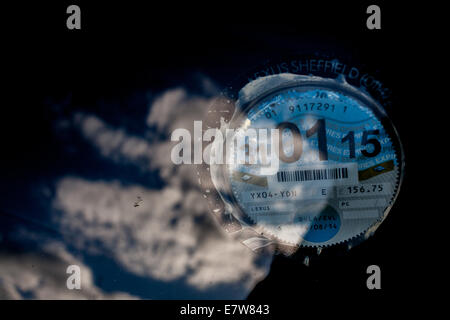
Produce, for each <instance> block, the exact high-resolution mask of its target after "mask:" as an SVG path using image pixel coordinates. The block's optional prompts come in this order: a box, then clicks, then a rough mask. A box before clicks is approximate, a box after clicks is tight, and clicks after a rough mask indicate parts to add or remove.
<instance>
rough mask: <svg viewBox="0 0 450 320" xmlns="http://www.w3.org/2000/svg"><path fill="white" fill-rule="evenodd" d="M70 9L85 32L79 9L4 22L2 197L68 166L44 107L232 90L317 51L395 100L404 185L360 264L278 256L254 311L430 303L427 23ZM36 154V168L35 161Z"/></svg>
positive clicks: (298, 9) (339, 12) (210, 7)
mask: <svg viewBox="0 0 450 320" xmlns="http://www.w3.org/2000/svg"><path fill="white" fill-rule="evenodd" d="M74 3H75V4H79V5H80V7H81V11H82V29H81V30H79V31H78V30H72V31H71V30H67V29H66V26H65V23H66V17H67V15H66V14H65V9H66V8H67V6H68V4H71V3H66V2H64V3H55V4H45V5H43V4H33V5H28V4H21V5H19V6H18V8H17V7H16V8H14V9H10V10H5V11H4V12H3V14H4V15H5V16H9V18H10V19H7V21H8V22H7V23H8V28H7V30H8V31H7V33H6V35H5V37H6V43H7V46H4V47H3V49H2V51H4V52H5V53H6V57H7V58H6V60H5V68H6V74H5V75H4V77H5V78H6V79H5V80H6V81H5V82H6V83H7V84H6V96H7V103H6V104H5V105H3V107H2V113H3V116H2V126H1V136H2V138H3V139H2V140H3V143H2V150H3V151H4V152H3V156H2V159H1V164H2V167H4V168H8V170H6V171H5V172H4V175H3V177H4V178H6V180H7V181H8V184H6V183H2V185H1V188H2V190H1V191H2V197H17V198H18V199H20V192H21V186H22V184H21V181H22V182H23V181H24V180H26V179H27V177H29V176H30V175H33V176H42V177H44V176H46V175H52V174H54V171H55V170H64V167H65V166H70V163H63V164H61V163H60V162H59V160H58V159H57V158H56V159H55V154H54V153H53V148H52V143H53V140H54V139H55V137H54V136H53V135H52V132H51V130H50V129H49V128H50V126H51V118H49V117H48V114H49V112H48V110H46V105H45V103H43V102H44V101H46V99H49V98H51V99H54V100H58V99H61V98H63V97H66V96H67V95H68V94H71V93H77V94H76V99H79V100H80V101H77V103H79V104H83V102H89V101H92V100H95V99H96V98H98V97H115V98H117V99H120V98H121V96H126V95H127V93H128V92H129V91H130V90H135V89H143V88H153V89H155V90H161V89H164V88H168V87H171V86H173V85H174V84H176V83H179V81H180V79H186V78H188V77H190V76H191V75H192V74H194V75H195V74H198V73H201V74H205V75H208V76H210V77H211V78H213V79H214V80H215V81H216V82H217V83H218V84H219V85H222V86H225V85H227V83H229V82H230V81H232V80H233V79H234V78H235V77H236V75H239V74H242V73H243V72H245V71H246V70H247V69H249V68H251V67H253V66H254V65H256V64H257V63H259V62H262V61H264V60H265V59H267V58H274V57H275V58H276V57H279V56H280V55H288V54H296V53H298V52H302V50H304V49H305V46H309V47H317V48H320V49H321V50H325V51H328V52H330V51H332V52H335V53H336V55H338V56H347V55H348V56H351V57H352V59H355V60H356V61H357V63H360V62H363V63H365V64H367V67H368V68H369V69H371V70H374V72H376V73H377V74H378V75H379V78H380V80H381V81H382V82H383V84H384V85H385V86H387V87H389V88H390V89H391V90H392V92H393V95H392V106H391V107H390V108H389V109H388V110H387V112H388V114H389V115H390V117H391V119H392V121H393V123H394V125H395V126H396V128H397V130H398V132H399V134H400V138H401V139H402V143H403V146H404V152H405V159H406V170H405V176H404V181H403V185H402V188H401V191H400V195H399V197H398V199H397V201H396V203H395V205H394V207H393V209H392V211H391V213H390V214H389V216H388V217H387V219H386V220H385V222H384V223H383V224H382V225H381V227H380V228H379V229H378V230H377V232H376V234H375V235H374V236H373V237H372V238H370V239H369V240H367V241H365V242H364V243H362V244H360V245H358V246H357V247H355V248H353V249H352V250H351V251H348V252H340V253H336V254H330V255H324V256H321V257H319V258H316V259H313V260H312V261H311V265H310V266H309V267H306V266H305V265H304V264H303V263H302V262H301V261H296V260H295V259H290V258H283V257H281V256H277V257H276V258H275V259H274V261H273V264H272V268H271V272H270V274H269V276H268V277H267V278H266V279H265V280H264V281H262V282H261V283H260V284H258V285H257V286H256V288H255V289H254V290H253V291H252V292H251V293H250V296H249V298H250V299H265V300H271V299H280V298H284V297H286V298H289V299H294V300H298V301H309V300H314V299H331V300H339V301H341V300H342V301H347V302H353V301H358V303H359V302H364V301H365V302H368V303H372V302H374V301H377V302H379V301H383V302H393V301H396V299H397V298H398V297H400V296H401V297H403V298H402V299H405V298H406V300H408V299H416V298H418V297H422V296H424V295H426V292H427V290H426V289H425V285H426V284H427V283H433V281H432V280H430V277H429V270H430V269H432V268H433V263H430V262H429V260H428V258H427V252H429V251H428V250H429V249H427V248H428V246H429V245H428V244H427V238H428V236H427V235H428V233H429V231H430V230H429V228H428V227H427V225H428V224H427V223H428V222H429V218H427V216H426V214H429V213H430V210H431V207H430V204H429V201H428V200H427V199H428V196H427V195H426V194H427V192H429V190H428V191H427V190H424V189H427V188H424V181H425V173H421V172H422V171H421V170H420V168H421V167H422V166H423V164H424V163H427V160H426V158H427V156H428V155H429V154H432V152H433V151H432V149H431V147H430V145H429V144H428V147H427V146H426V144H425V143H427V142H426V141H425V139H426V137H424V135H423V134H422V133H423V132H424V131H426V132H429V130H428V129H420V126H419V127H418V123H422V124H424V122H425V123H426V122H428V119H427V118H424V116H423V115H421V114H422V112H423V110H424V108H426V106H425V105H424V103H423V101H422V98H421V96H420V94H421V93H422V92H423V90H424V87H423V86H422V83H421V81H422V80H420V79H421V76H422V74H424V73H425V72H426V69H427V68H428V67H429V65H430V64H432V63H433V62H432V60H430V59H429V57H426V56H425V54H426V52H427V51H428V44H427V41H428V37H427V36H426V35H425V34H424V32H423V30H424V29H423V28H424V27H425V26H424V24H425V21H424V19H423V15H426V13H425V11H422V12H421V10H418V9H417V8H415V9H414V10H412V9H411V8H409V7H407V6H401V5H398V6H397V7H396V6H393V5H392V4H388V3H384V2H382V3H380V2H377V3H376V4H378V5H380V7H381V11H382V30H367V28H366V18H367V14H366V13H365V9H366V8H367V5H368V4H372V3H368V4H367V3H359V4H345V5H344V4H343V3H341V4H328V3H324V2H314V4H311V3H310V2H308V3H307V2H305V1H302V2H296V3H295V4H293V3H292V2H291V3H281V2H267V3H265V2H264V3H263V2H259V3H255V4H254V5H253V6H250V5H248V6H245V7H244V6H243V4H242V3H234V4H233V3H229V2H211V3H209V4H207V5H191V4H189V5H188V4H181V5H180V4H176V3H163V4H162V6H157V5H156V4H155V5H151V4H150V3H148V4H147V5H143V4H137V3H134V4H131V3H129V2H119V3H117V4H112V3H103V4H101V3H96V5H93V4H92V2H87V1H76V2H74ZM345 3H347V2H345ZM187 85H188V86H189V84H187ZM192 90H195V87H193V88H192ZM74 96H75V94H74ZM419 121H420V122H419ZM422 128H423V127H422ZM12 133H15V134H14V135H12ZM30 133H32V134H31V135H30ZM8 137H12V138H8ZM5 138H6V139H5ZM24 146H26V148H25V147H24ZM418 146H422V147H421V149H419V148H418ZM36 154H39V161H30V159H32V158H33V157H36V156H35V155H36ZM3 210H5V209H4V208H3ZM5 214H8V215H14V211H13V209H11V211H9V212H5ZM371 264H376V265H379V266H380V267H381V271H382V290H379V291H376V290H373V291H369V290H368V289H367V288H366V284H365V279H366V278H367V275H366V273H365V272H366V268H367V266H368V265H371ZM430 267H431V268H430Z"/></svg>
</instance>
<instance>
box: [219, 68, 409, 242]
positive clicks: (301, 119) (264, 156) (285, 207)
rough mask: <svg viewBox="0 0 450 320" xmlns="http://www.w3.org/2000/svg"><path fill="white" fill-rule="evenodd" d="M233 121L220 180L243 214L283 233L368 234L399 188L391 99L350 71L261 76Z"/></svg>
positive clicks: (332, 237)
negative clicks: (330, 75)
mask: <svg viewBox="0 0 450 320" xmlns="http://www.w3.org/2000/svg"><path fill="white" fill-rule="evenodd" d="M227 128H228V129H232V130H233V131H232V132H233V134H232V135H231V134H230V135H227V136H226V140H228V143H224V147H223V148H224V149H225V150H226V160H227V164H226V165H223V166H216V167H215V170H216V171H217V170H220V174H216V175H215V176H216V178H215V179H213V180H215V181H214V183H215V184H216V185H220V187H218V190H219V193H221V195H222V198H223V199H224V201H225V202H226V203H228V204H229V206H228V207H229V208H231V209H229V210H230V211H231V213H232V214H233V216H235V217H236V218H237V219H238V220H239V221H240V222H241V223H242V224H244V225H248V226H250V227H253V228H255V229H256V230H258V232H260V233H262V234H264V235H265V236H268V237H270V238H271V239H273V240H274V241H277V242H279V243H282V244H287V245H295V246H300V245H301V246H308V247H323V246H330V245H334V244H338V243H343V242H347V241H349V240H351V239H356V238H362V239H364V238H366V237H367V236H368V235H370V234H371V233H372V232H373V231H374V230H375V229H376V228H377V227H378V226H379V224H380V223H381V222H382V221H383V219H384V218H385V217H386V215H387V214H388V212H389V210H390V208H391V206H392V204H393V202H394V200H395V198H396V195H397V194H398V191H399V187H400V181H401V176H402V171H403V170H402V169H403V160H402V159H403V155H402V148H401V144H400V140H399V137H398V135H397V133H396V131H395V129H394V127H393V126H392V124H391V122H390V121H389V119H388V117H387V115H386V113H385V111H384V110H383V108H382V107H381V106H380V105H379V104H378V103H377V102H376V101H375V100H373V99H372V98H371V97H370V96H369V95H368V94H366V93H365V92H364V91H361V90H359V89H357V88H355V87H353V86H351V85H349V84H347V83H346V82H345V81H344V80H343V79H338V80H335V79H325V78H320V77H313V76H300V75H292V74H280V75H274V76H268V77H264V78H259V79H257V80H254V81H252V82H250V83H249V84H247V85H246V86H245V87H244V88H243V89H242V90H241V91H240V93H239V99H238V101H237V103H236V111H235V113H234V115H233V117H232V119H231V121H230V122H229V124H228V126H227ZM231 140H232V141H233V143H230V141H231ZM226 142H227V141H226Z"/></svg>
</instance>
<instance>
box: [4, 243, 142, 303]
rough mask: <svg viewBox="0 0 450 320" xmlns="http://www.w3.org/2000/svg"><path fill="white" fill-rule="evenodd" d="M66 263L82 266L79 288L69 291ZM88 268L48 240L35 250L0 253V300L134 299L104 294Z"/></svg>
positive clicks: (123, 294)
mask: <svg viewBox="0 0 450 320" xmlns="http://www.w3.org/2000/svg"><path fill="white" fill-rule="evenodd" d="M69 265H78V266H79V267H80V269H81V289H80V290H69V289H68V288H67V286H66V281H67V277H68V276H69V274H67V273H66V270H67V267H68V266H69ZM93 280H94V279H93V275H92V272H91V270H90V269H89V267H87V266H86V265H84V264H83V263H82V262H81V261H79V260H77V259H76V258H74V257H73V256H72V255H70V254H69V253H68V252H67V251H66V249H65V248H64V246H62V245H61V244H60V243H56V242H50V243H47V244H45V245H44V246H43V248H41V251H40V253H39V254H37V253H31V252H27V253H16V254H10V253H9V254H6V253H0V299H23V298H29V299H30V298H31V299H136V297H133V296H131V295H129V294H127V293H122V292H116V293H112V294H107V293H104V292H102V290H101V289H100V288H98V287H96V286H95V284H94V281H93Z"/></svg>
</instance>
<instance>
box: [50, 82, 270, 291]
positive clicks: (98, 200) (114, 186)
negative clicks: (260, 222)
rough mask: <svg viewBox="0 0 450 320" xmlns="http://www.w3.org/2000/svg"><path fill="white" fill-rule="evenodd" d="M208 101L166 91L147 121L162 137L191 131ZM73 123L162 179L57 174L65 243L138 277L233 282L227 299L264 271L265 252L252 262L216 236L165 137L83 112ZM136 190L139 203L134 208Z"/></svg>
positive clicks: (116, 155)
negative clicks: (159, 184) (151, 185)
mask: <svg viewBox="0 0 450 320" xmlns="http://www.w3.org/2000/svg"><path fill="white" fill-rule="evenodd" d="M211 101H212V100H210V99H205V98H202V97H191V96H190V95H189V94H188V93H187V92H186V91H185V90H184V89H180V88H178V89H173V90H168V91H166V92H165V93H163V94H162V95H161V96H160V97H159V98H157V99H155V101H154V102H153V104H152V105H151V107H150V111H149V114H148V117H147V124H148V125H149V126H152V127H155V128H156V129H157V130H158V131H159V133H164V134H166V135H167V136H170V133H171V132H172V131H173V130H174V129H175V128H187V129H189V130H192V128H193V121H194V120H201V119H202V118H203V115H204V113H205V112H206V110H207V108H208V106H209V104H210V103H211ZM75 124H76V125H77V127H78V128H79V130H80V132H81V133H82V134H83V136H84V137H85V139H86V140H87V141H89V142H90V143H91V144H92V145H93V146H94V147H96V148H97V149H98V151H99V153H100V154H101V155H102V156H104V157H105V158H107V159H109V160H112V161H115V162H118V163H122V162H126V163H133V164H135V165H136V166H138V167H140V168H141V169H143V170H148V169H158V170H159V173H160V176H161V178H162V179H163V180H164V182H165V186H164V188H163V189H162V190H154V189H148V188H145V187H143V186H140V185H126V186H125V185H122V184H121V183H120V182H119V181H112V182H111V181H108V182H105V181H89V180H86V179H82V178H79V177H64V178H62V179H60V181H59V182H58V184H57V190H56V191H57V192H56V196H55V199H54V202H53V205H54V208H55V215H54V217H55V219H56V220H57V223H59V225H60V226H61V229H62V231H63V233H64V234H65V236H66V237H67V238H68V239H69V240H70V241H71V243H73V244H75V245H76V246H77V247H78V248H80V249H85V250H91V251H92V252H103V251H104V250H106V251H107V252H108V254H110V255H112V256H113V257H114V258H115V259H116V260H117V262H118V263H120V264H121V265H122V266H124V267H125V268H126V269H127V270H128V271H130V272H133V273H135V274H137V275H140V276H149V277H152V278H156V279H159V280H162V281H172V280H176V279H180V278H183V279H185V280H186V282H187V283H188V284H189V285H191V286H193V287H195V288H197V289H199V290H203V289H208V288H211V287H214V286H215V285H218V284H222V285H223V284H225V285H226V284H229V285H232V286H236V285H238V286H241V288H242V290H241V291H240V293H239V296H235V297H228V298H244V297H246V295H247V294H248V292H249V290H250V289H251V288H253V286H254V285H255V284H256V283H257V282H258V281H260V280H261V279H262V277H264V276H265V275H266V274H267V272H268V269H269V264H270V258H266V260H265V262H266V263H265V264H263V265H257V264H256V259H257V256H256V254H254V253H253V252H251V251H250V250H249V249H248V248H246V247H244V246H243V245H242V244H241V243H240V242H238V241H236V240H235V239H233V238H232V237H231V236H229V235H224V233H223V230H221V229H220V227H219V226H218V225H217V224H216V223H215V221H214V220H213V217H212V215H211V214H209V212H208V209H207V203H206V201H205V200H204V199H203V197H202V192H201V189H200V187H199V184H198V177H197V176H196V174H195V168H194V166H192V165H181V166H177V165H175V164H173V163H172V162H171V160H170V150H171V147H172V145H173V143H172V142H170V141H168V140H157V141H155V140H152V141H148V140H145V139H144V138H142V137H138V136H131V135H129V134H127V133H126V131H124V130H123V129H121V128H114V127H112V126H110V125H108V124H107V123H105V122H104V121H103V120H102V119H100V118H98V117H96V116H92V115H87V114H78V115H77V116H76V118H75ZM206 187H207V188H208V187H209V188H212V186H206ZM138 196H140V197H141V198H142V200H143V202H141V203H140V205H139V206H138V207H135V206H134V202H135V201H136V198H137V197H138ZM198 221H202V222H198Z"/></svg>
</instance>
